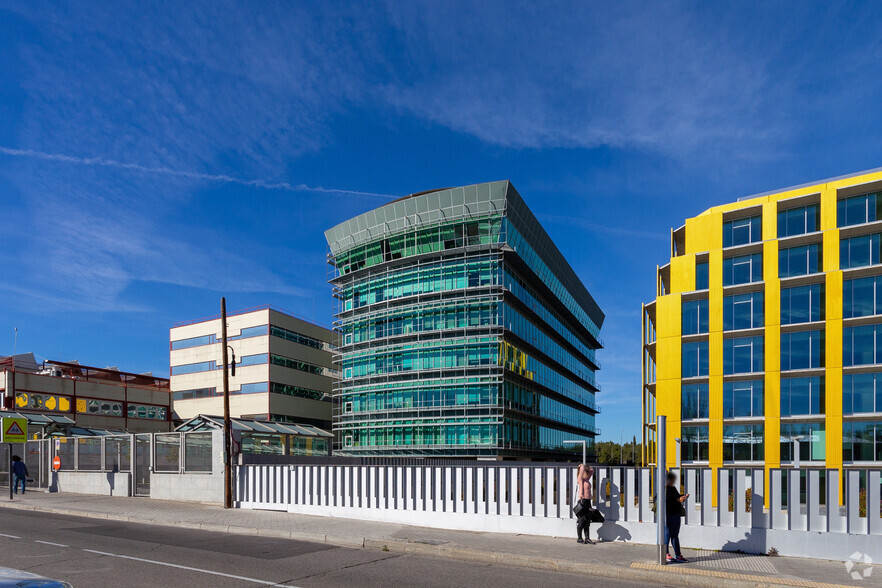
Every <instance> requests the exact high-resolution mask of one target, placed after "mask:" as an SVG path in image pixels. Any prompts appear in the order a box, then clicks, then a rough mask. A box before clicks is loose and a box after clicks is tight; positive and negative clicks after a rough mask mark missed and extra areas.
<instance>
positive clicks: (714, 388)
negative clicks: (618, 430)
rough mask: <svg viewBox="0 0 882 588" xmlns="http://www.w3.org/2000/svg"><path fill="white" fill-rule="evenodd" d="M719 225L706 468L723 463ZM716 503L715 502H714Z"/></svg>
mask: <svg viewBox="0 0 882 588" xmlns="http://www.w3.org/2000/svg"><path fill="white" fill-rule="evenodd" d="M715 218H716V223H717V224H718V225H719V227H720V230H719V241H718V242H717V243H716V248H715V249H714V250H712V251H711V252H710V255H709V259H708V261H709V264H708V273H709V286H710V292H709V294H708V297H709V301H708V311H709V313H710V317H709V318H710V321H709V322H710V325H709V326H710V337H709V345H708V353H709V357H708V363H709V364H710V365H709V372H710V380H709V383H708V396H709V399H708V400H709V402H708V409H709V414H708V416H709V417H710V420H709V422H708V465H709V466H710V467H711V468H714V470H715V471H716V468H718V467H720V466H721V465H722V464H723V251H722V249H721V248H722V245H723V237H722V235H723V233H722V226H723V217H722V215H721V214H720V215H715ZM716 479H717V478H716V475H715V476H714V478H713V480H714V482H713V487H714V490H713V492H714V497H716ZM714 504H716V499H715V500H714Z"/></svg>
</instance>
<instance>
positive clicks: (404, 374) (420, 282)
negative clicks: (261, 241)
mask: <svg viewBox="0 0 882 588" xmlns="http://www.w3.org/2000/svg"><path fill="white" fill-rule="evenodd" d="M326 237H327V239H328V243H329V245H330V255H329V261H330V263H331V265H332V267H333V269H334V277H333V278H332V280H331V284H332V286H333V288H334V294H335V297H336V299H337V302H338V309H337V312H336V319H337V320H336V330H337V332H338V333H339V338H340V340H339V342H338V349H337V361H338V364H339V368H340V373H341V376H342V378H341V380H340V381H339V383H338V385H337V388H336V390H335V415H334V430H335V433H336V435H337V441H338V449H339V450H340V451H342V452H343V453H348V454H351V455H436V456H450V457H453V456H459V457H466V456H487V457H498V458H505V457H533V458H537V459H555V458H560V457H570V456H572V455H573V453H574V452H576V453H579V454H581V449H579V448H578V447H577V446H572V445H564V444H563V443H562V442H563V441H564V440H585V441H587V442H588V444H589V447H593V444H594V437H595V436H596V435H597V434H598V433H599V430H598V429H597V428H596V426H595V415H596V414H597V412H598V411H597V408H596V404H595V401H594V394H595V393H596V392H597V391H598V386H597V384H596V381H595V371H596V370H597V369H598V368H599V364H598V362H597V359H596V358H595V352H596V350H597V349H599V348H600V347H601V341H600V328H601V326H602V324H603V313H602V312H601V310H600V308H599V307H598V306H597V304H596V303H595V302H594V300H593V299H592V298H591V296H590V294H588V291H587V290H586V289H585V287H584V285H583V284H582V283H581V281H579V279H578V277H576V275H575V273H574V272H573V270H572V269H571V268H570V266H569V265H568V264H567V262H566V261H565V260H564V258H563V256H562V255H561V254H560V252H559V251H558V250H557V248H556V247H555V246H554V244H553V243H552V242H551V240H550V238H549V237H548V235H547V234H546V233H545V231H544V230H543V229H542V227H541V226H540V225H539V223H538V221H536V219H535V217H534V216H533V214H532V213H531V212H530V211H529V209H528V208H527V207H526V205H525V204H524V202H523V200H522V199H521V197H520V195H519V194H518V193H517V192H516V191H515V190H514V188H513V187H512V186H511V184H510V183H508V182H493V183H490V184H480V185H476V186H467V187H464V188H453V189H449V190H441V191H438V192H429V193H424V194H418V195H414V196H409V197H406V198H402V199H400V200H398V201H395V202H393V203H390V204H388V205H386V206H383V207H381V208H378V209H376V210H372V211H370V212H368V213H365V214H363V215H361V216H358V217H355V218H353V219H351V220H349V221H347V222H345V223H342V224H341V225H338V226H337V227H334V228H333V229H330V230H328V231H327V232H326Z"/></svg>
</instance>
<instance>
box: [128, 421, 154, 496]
mask: <svg viewBox="0 0 882 588" xmlns="http://www.w3.org/2000/svg"><path fill="white" fill-rule="evenodd" d="M151 457H152V456H151V450H150V435H149V434H148V435H135V460H134V463H133V464H132V465H133V469H134V472H132V473H133V475H134V478H135V496H150V470H151V469H152V468H151V465H152V463H151V462H152V459H151Z"/></svg>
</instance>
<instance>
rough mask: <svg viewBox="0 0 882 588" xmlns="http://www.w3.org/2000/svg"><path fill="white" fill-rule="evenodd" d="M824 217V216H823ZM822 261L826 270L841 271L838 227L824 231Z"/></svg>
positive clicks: (840, 310) (840, 313)
mask: <svg viewBox="0 0 882 588" xmlns="http://www.w3.org/2000/svg"><path fill="white" fill-rule="evenodd" d="M822 219H823V217H822ZM821 256H822V258H823V259H822V263H823V265H824V271H825V272H828V273H829V272H838V271H839V230H838V229H830V230H829V231H824V244H823V246H822V250H821ZM837 316H840V317H841V316H842V308H841V307H840V309H839V314H838V315H837Z"/></svg>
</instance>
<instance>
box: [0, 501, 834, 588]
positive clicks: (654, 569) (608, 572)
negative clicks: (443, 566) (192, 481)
mask: <svg viewBox="0 0 882 588" xmlns="http://www.w3.org/2000/svg"><path fill="white" fill-rule="evenodd" d="M19 504H20V503H19ZM19 504H15V503H8V502H6V503H4V502H0V508H8V509H12V510H25V511H34V512H46V513H52V514H60V515H66V516H74V517H80V518H89V519H104V520H110V521H120V522H128V523H138V524H144V525H154V526H160V527H177V528H185V529H199V530H202V531H213V532H220V533H231V534H234V535H251V536H255V535H256V536H258V537H275V538H278V539H290V540H295V541H307V542H311V543H326V544H328V545H334V546H337V547H348V548H361V549H374V550H380V551H388V552H393V553H402V554H411V555H423V556H429V557H439V558H446V559H457V560H461V561H470V562H475V563H486V564H497V565H506V566H515V567H519V568H525V569H533V570H546V571H554V572H564V573H569V574H583V575H591V576H599V577H604V578H615V579H618V580H628V581H632V582H634V581H636V582H646V583H652V584H656V583H659V582H670V581H672V580H674V579H676V582H677V584H678V585H679V586H688V587H694V588H780V587H781V586H801V587H804V588H850V587H849V586H844V585H841V584H825V583H822V582H812V581H809V580H788V579H785V578H779V577H774V576H754V575H749V574H739V573H728V572H720V571H714V570H703V569H695V568H669V567H668V566H662V565H658V564H650V563H641V562H634V563H632V564H630V566H610V565H605V564H598V563H589V562H575V561H570V560H559V559H548V558H538V557H532V556H529V555H522V554H513V553H504V552H503V553H500V552H494V551H482V550H475V549H465V548H462V547H455V546H446V545H430V544H427V543H418V542H413V541H409V540H407V539H394V538H386V539H375V538H370V537H352V536H344V535H323V534H315V533H306V532H303V531H283V530H281V529H262V528H257V527H240V526H235V525H220V524H214V523H191V522H186V521H179V522H172V521H156V520H153V519H146V518H138V517H128V516H123V515H112V514H105V513H100V514H99V513H95V514H93V513H87V512H83V511H74V510H70V509H63V508H48V507H41V506H30V505H24V504H21V506H19Z"/></svg>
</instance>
